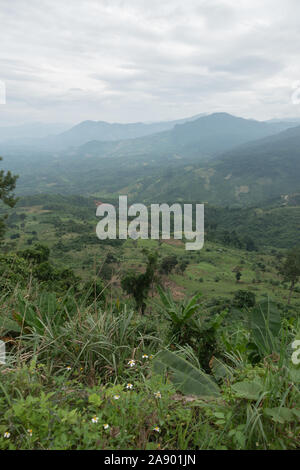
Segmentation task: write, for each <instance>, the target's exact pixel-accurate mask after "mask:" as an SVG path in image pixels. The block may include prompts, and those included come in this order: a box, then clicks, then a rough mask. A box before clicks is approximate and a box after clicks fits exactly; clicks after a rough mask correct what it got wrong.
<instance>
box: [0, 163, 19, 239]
mask: <svg viewBox="0 0 300 470" xmlns="http://www.w3.org/2000/svg"><path fill="white" fill-rule="evenodd" d="M1 160H2V157H0V161H1ZM17 178H18V176H17V175H12V174H11V172H10V171H8V172H6V173H5V172H4V170H1V171H0V201H2V202H3V203H4V204H5V205H7V206H9V207H14V205H15V204H16V202H17V199H16V198H15V196H14V194H13V190H14V189H15V187H16V181H17ZM6 218H7V215H5V216H3V217H2V218H0V238H3V235H4V232H5V219H6Z"/></svg>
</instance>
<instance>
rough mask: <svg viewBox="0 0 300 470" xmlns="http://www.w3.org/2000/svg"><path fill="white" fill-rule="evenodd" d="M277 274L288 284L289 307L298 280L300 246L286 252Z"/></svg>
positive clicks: (299, 276) (299, 273)
mask: <svg viewBox="0 0 300 470" xmlns="http://www.w3.org/2000/svg"><path fill="white" fill-rule="evenodd" d="M279 272H280V274H281V275H282V277H283V278H284V280H285V281H287V282H289V283H290V292H289V298H288V305H290V303H291V298H292V295H293V291H294V289H295V286H296V284H297V282H298V280H299V278H300V245H298V246H296V247H294V248H293V249H292V250H290V251H288V253H287V256H286V259H285V261H284V263H283V264H282V265H281V267H280V269H279Z"/></svg>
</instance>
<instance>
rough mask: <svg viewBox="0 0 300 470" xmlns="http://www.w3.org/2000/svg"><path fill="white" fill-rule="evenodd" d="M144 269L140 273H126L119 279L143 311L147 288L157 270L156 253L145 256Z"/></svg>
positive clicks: (152, 281)
mask: <svg viewBox="0 0 300 470" xmlns="http://www.w3.org/2000/svg"><path fill="white" fill-rule="evenodd" d="M147 258H148V259H147V266H146V271H145V272H144V273H142V274H136V273H128V274H127V275H126V276H125V277H124V278H123V279H122V281H121V286H122V289H123V290H124V291H125V292H126V293H127V294H129V295H132V296H133V298H134V300H135V304H136V307H137V309H139V310H140V311H141V313H142V314H144V313H145V308H146V300H147V297H148V294H149V290H150V288H151V286H152V284H153V283H154V281H155V273H156V270H157V254H156V253H149V254H148V256H147Z"/></svg>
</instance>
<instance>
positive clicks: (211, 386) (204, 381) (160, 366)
mask: <svg viewBox="0 0 300 470" xmlns="http://www.w3.org/2000/svg"><path fill="white" fill-rule="evenodd" d="M154 370H155V372H156V373H161V374H162V373H165V372H166V371H168V372H169V373H170V379H171V381H172V382H173V384H174V385H175V387H176V388H177V390H179V391H181V392H182V393H184V394H188V395H198V396H219V395H220V390H219V387H218V385H217V384H216V382H214V380H212V379H211V377H210V376H209V375H207V374H205V373H204V372H202V371H201V370H200V369H197V368H196V367H194V366H193V365H192V364H190V363H189V362H187V361H186V360H185V359H182V358H181V357H178V356H177V355H176V354H175V353H173V352H170V351H162V352H161V353H160V354H158V355H157V356H156V358H155V361H154Z"/></svg>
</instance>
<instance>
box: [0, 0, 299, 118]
mask: <svg viewBox="0 0 300 470" xmlns="http://www.w3.org/2000/svg"><path fill="white" fill-rule="evenodd" d="M0 25H1V29H0V80H1V81H2V82H4V83H5V85H6V104H0V125H4V124H19V123H23V122H30V121H43V122H68V123H77V122H79V121H82V120H86V119H93V120H105V121H110V122H135V121H159V120H167V119H177V118H180V117H186V116H190V115H194V114H198V113H204V112H215V111H225V112H229V113H233V114H236V115H240V116H244V117H252V118H258V119H267V118H272V117H283V116H300V60H299V51H300V48H299V46H300V2H299V0H238V1H237V0H10V1H8V0H0ZM293 87H294V88H293ZM297 87H299V94H298V93H297Z"/></svg>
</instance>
